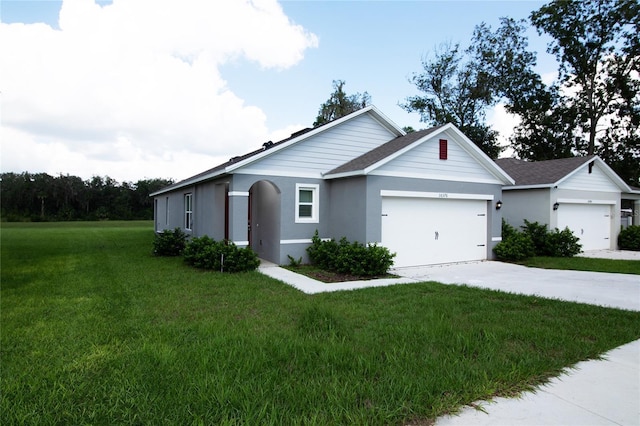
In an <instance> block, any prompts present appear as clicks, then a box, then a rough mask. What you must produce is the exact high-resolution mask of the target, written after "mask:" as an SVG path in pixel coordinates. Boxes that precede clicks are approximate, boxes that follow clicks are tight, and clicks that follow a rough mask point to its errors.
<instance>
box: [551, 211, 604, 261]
mask: <svg viewBox="0 0 640 426" xmlns="http://www.w3.org/2000/svg"><path fill="white" fill-rule="evenodd" d="M566 227H569V229H571V231H572V232H573V233H574V235H575V236H576V237H578V238H580V244H582V250H585V251H586V250H600V249H609V248H610V247H611V206H609V205H608V204H574V203H560V207H559V208H558V229H560V230H562V229H564V228H566Z"/></svg>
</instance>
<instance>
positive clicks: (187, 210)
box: [184, 192, 193, 231]
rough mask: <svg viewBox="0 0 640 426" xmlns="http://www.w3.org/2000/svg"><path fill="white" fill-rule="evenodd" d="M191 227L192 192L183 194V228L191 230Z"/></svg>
mask: <svg viewBox="0 0 640 426" xmlns="http://www.w3.org/2000/svg"><path fill="white" fill-rule="evenodd" d="M192 227H193V192H187V193H185V194H184V229H185V230H187V231H191V230H192Z"/></svg>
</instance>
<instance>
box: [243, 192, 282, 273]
mask: <svg viewBox="0 0 640 426" xmlns="http://www.w3.org/2000/svg"><path fill="white" fill-rule="evenodd" d="M248 222H249V223H248V228H249V246H250V247H251V248H252V249H253V251H255V252H256V253H257V254H258V256H259V257H260V258H262V259H265V260H268V261H270V262H274V263H280V190H279V189H278V187H277V186H276V185H275V184H273V183H272V182H269V181H267V180H261V181H258V182H256V183H254V184H253V185H252V186H251V188H250V189H249V215H248Z"/></svg>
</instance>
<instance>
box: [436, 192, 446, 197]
mask: <svg viewBox="0 0 640 426" xmlns="http://www.w3.org/2000/svg"><path fill="white" fill-rule="evenodd" d="M438 198H449V194H446V193H442V192H441V193H440V194H438Z"/></svg>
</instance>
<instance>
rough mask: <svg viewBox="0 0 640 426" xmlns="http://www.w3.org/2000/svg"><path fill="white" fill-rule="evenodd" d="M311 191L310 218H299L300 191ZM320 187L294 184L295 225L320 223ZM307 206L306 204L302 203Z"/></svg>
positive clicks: (313, 184)
mask: <svg viewBox="0 0 640 426" xmlns="http://www.w3.org/2000/svg"><path fill="white" fill-rule="evenodd" d="M301 190H305V191H311V194H312V201H311V217H300V206H301V203H300V191H301ZM319 194H320V185H318V184H317V183H296V202H295V221H296V223H318V222H320V217H319V212H320V196H319ZM304 204H305V205H308V203H304Z"/></svg>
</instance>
